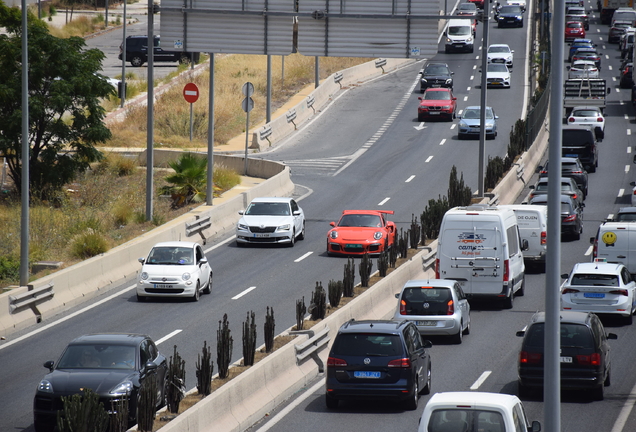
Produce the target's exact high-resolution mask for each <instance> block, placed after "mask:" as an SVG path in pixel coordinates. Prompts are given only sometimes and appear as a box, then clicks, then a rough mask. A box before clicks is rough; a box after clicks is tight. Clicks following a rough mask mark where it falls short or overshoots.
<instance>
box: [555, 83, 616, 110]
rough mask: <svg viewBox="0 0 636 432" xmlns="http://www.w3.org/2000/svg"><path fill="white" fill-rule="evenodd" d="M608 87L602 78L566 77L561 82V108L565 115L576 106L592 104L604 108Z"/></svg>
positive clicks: (608, 91)
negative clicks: (563, 81) (566, 78)
mask: <svg viewBox="0 0 636 432" xmlns="http://www.w3.org/2000/svg"><path fill="white" fill-rule="evenodd" d="M609 93H610V88H609V87H607V83H606V81H605V80H604V79H600V78H594V79H592V78H590V79H583V78H579V79H568V80H565V83H564V84H563V108H564V110H565V116H566V117H567V116H568V115H569V114H570V111H572V108H574V107H576V106H594V107H599V108H600V109H601V110H604V109H605V101H606V96H607V95H608V94H609Z"/></svg>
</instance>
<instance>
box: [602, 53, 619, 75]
mask: <svg viewBox="0 0 636 432" xmlns="http://www.w3.org/2000/svg"><path fill="white" fill-rule="evenodd" d="M603 49H605V48H603ZM607 70H612V65H608V66H607ZM613 78H614V81H616V77H613Z"/></svg>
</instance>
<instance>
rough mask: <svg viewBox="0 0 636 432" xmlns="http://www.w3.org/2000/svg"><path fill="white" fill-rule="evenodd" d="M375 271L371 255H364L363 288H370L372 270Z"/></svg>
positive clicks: (361, 277)
mask: <svg viewBox="0 0 636 432" xmlns="http://www.w3.org/2000/svg"><path fill="white" fill-rule="evenodd" d="M372 269H373V262H372V261H371V258H369V254H368V253H365V254H364V255H362V260H361V261H360V268H359V273H360V285H362V286H363V287H368V286H369V279H370V278H371V270H372Z"/></svg>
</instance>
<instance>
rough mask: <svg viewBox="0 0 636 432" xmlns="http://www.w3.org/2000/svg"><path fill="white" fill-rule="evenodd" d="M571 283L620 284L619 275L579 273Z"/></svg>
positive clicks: (611, 285) (615, 285)
mask: <svg viewBox="0 0 636 432" xmlns="http://www.w3.org/2000/svg"><path fill="white" fill-rule="evenodd" d="M570 285H591V286H609V287H617V286H620V283H619V281H618V275H613V274H595V273H594V274H587V273H577V274H575V275H573V276H572V280H571V281H570Z"/></svg>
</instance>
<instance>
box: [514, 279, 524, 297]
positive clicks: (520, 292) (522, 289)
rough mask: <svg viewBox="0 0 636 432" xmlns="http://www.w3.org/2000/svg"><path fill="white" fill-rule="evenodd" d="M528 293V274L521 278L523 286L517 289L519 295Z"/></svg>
mask: <svg viewBox="0 0 636 432" xmlns="http://www.w3.org/2000/svg"><path fill="white" fill-rule="evenodd" d="M525 293H526V276H525V275H524V276H523V279H522V280H521V288H519V291H517V294H516V295H518V296H519V297H523V295H524V294H525Z"/></svg>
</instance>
